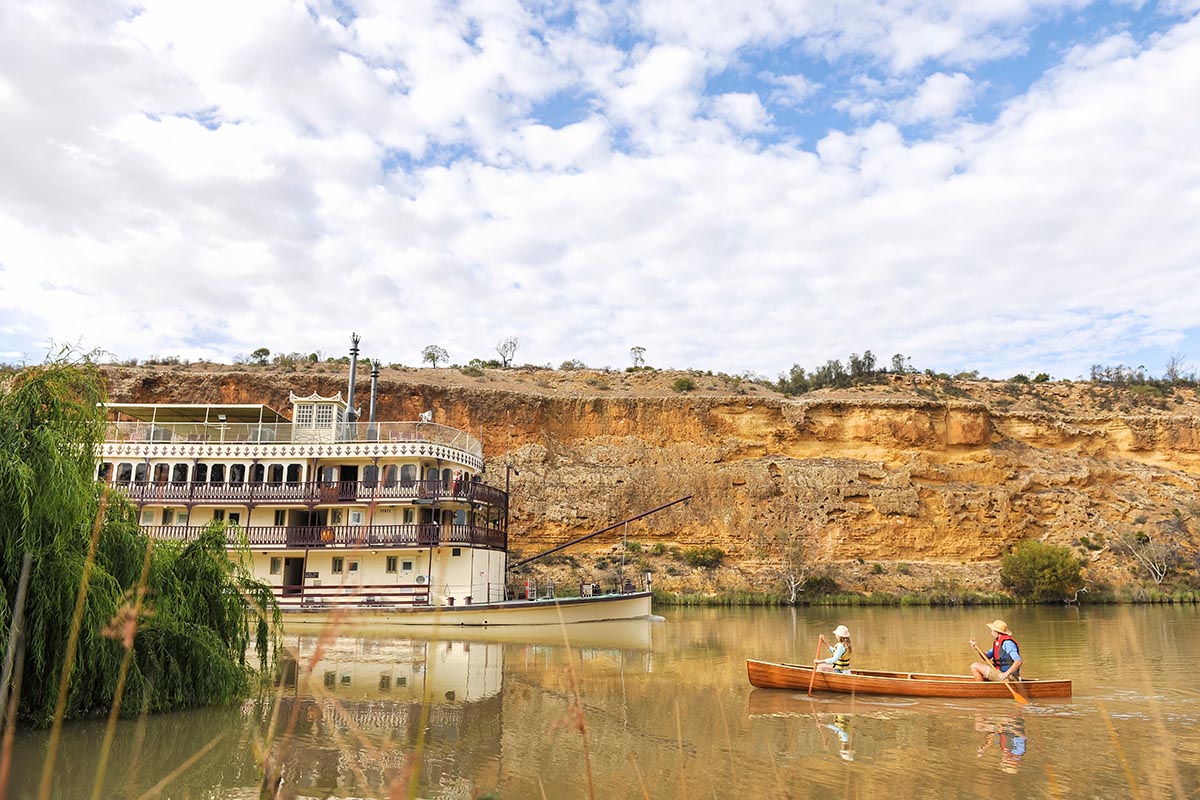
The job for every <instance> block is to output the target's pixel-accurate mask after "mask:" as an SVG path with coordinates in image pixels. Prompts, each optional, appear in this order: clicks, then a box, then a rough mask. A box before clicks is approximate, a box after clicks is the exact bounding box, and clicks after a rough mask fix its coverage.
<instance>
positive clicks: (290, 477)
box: [287, 464, 301, 486]
mask: <svg viewBox="0 0 1200 800" xmlns="http://www.w3.org/2000/svg"><path fill="white" fill-rule="evenodd" d="M300 469H301V467H300V465H299V464H288V467H287V482H288V483H289V484H291V485H292V486H295V485H296V484H297V483H299V482H300Z"/></svg>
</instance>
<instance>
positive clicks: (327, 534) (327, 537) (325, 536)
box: [321, 528, 333, 544]
mask: <svg viewBox="0 0 1200 800" xmlns="http://www.w3.org/2000/svg"><path fill="white" fill-rule="evenodd" d="M321 541H322V542H325V544H329V543H330V542H332V541H333V528H326V529H325V530H323V531H321Z"/></svg>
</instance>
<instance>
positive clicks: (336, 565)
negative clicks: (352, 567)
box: [329, 556, 346, 575]
mask: <svg viewBox="0 0 1200 800" xmlns="http://www.w3.org/2000/svg"><path fill="white" fill-rule="evenodd" d="M345 563H346V559H345V558H344V557H342V556H334V557H333V565H332V566H331V567H330V570H329V571H330V572H332V573H333V574H334V575H341V574H342V572H344V571H345Z"/></svg>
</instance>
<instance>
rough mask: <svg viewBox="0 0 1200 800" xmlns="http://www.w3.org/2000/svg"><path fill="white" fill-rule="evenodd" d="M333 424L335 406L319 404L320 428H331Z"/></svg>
mask: <svg viewBox="0 0 1200 800" xmlns="http://www.w3.org/2000/svg"><path fill="white" fill-rule="evenodd" d="M332 425H333V406H317V424H316V427H318V428H329V427H332Z"/></svg>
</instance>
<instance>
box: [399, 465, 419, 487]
mask: <svg viewBox="0 0 1200 800" xmlns="http://www.w3.org/2000/svg"><path fill="white" fill-rule="evenodd" d="M416 482H417V466H416V464H405V465H404V466H402V467H400V485H401V486H412V485H413V484H414V483H416Z"/></svg>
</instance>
